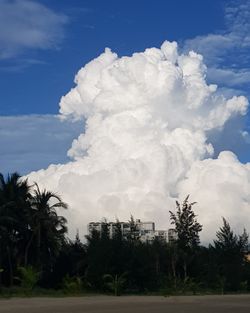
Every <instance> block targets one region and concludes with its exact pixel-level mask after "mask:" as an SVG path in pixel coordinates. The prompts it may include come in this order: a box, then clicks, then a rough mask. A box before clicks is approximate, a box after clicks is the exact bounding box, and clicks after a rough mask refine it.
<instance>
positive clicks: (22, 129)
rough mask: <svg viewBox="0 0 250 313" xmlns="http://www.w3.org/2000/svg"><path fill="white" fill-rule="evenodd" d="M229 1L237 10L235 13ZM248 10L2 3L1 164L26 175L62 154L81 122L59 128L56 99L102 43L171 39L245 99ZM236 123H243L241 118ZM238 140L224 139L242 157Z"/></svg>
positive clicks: (127, 49) (122, 45)
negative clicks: (196, 54) (196, 55)
mask: <svg viewBox="0 0 250 313" xmlns="http://www.w3.org/2000/svg"><path fill="white" fill-rule="evenodd" d="M230 6H231V7H232V8H234V9H237V10H239V12H241V13H237V19H236V18H235V16H234V17H232V16H231V17H230V12H229V11H230ZM243 6H245V8H244V7H243ZM232 8H231V10H232ZM246 8H247V9H246ZM231 14H232V13H231ZM240 14H241V15H242V16H241V15H240ZM249 14H250V13H249V2H248V1H232V2H230V1H220V0H203V1H197V0H189V1H186V0H174V1H172V0H168V1H165V0H154V1H151V0H136V1H134V0H133V1H131V0H128V1H113V0H107V1H100V0H99V1H98V0H91V1H84V0H80V1H79V0H78V1H77V0H71V1H68V0H60V1H54V0H47V1H46V0H44V1H31V0H0V93H1V102H0V146H1V155H0V167H1V171H2V172H4V173H7V172H13V171H18V172H20V173H21V174H26V173H28V172H29V171H31V170H36V169H39V168H41V167H44V168H45V167H47V165H48V164H50V163H58V162H65V161H66V160H67V156H66V151H67V150H68V149H69V147H70V143H71V142H72V140H73V138H76V137H77V136H78V135H79V133H80V130H81V129H82V128H83V127H84V125H83V124H82V123H79V122H78V123H70V122H68V123H67V125H66V124H64V125H62V122H61V121H60V120H59V119H58V118H57V117H56V116H55V115H57V114H58V110H59V102H60V98H61V97H62V96H63V95H65V94H66V93H67V92H68V90H70V89H71V88H72V87H74V82H73V80H74V76H75V74H76V73H77V71H78V70H79V68H81V67H82V66H83V65H84V64H86V63H87V62H89V61H90V60H91V59H93V58H95V57H97V56H98V55H99V54H100V53H101V52H103V51H104V49H105V47H109V48H111V49H112V50H113V51H115V52H116V53H117V54H118V55H119V56H122V55H128V56H129V55H131V54H132V53H134V52H136V51H138V52H139V51H144V50H145V49H146V48H147V47H159V46H160V45H161V44H162V42H163V41H164V40H169V41H173V40H175V41H177V42H178V43H179V45H180V46H181V47H182V48H183V51H185V49H186V50H187V49H194V50H196V51H198V52H200V53H202V54H203V56H204V58H205V62H206V64H207V65H208V66H209V68H210V71H208V80H210V81H212V82H213V83H216V84H219V85H220V86H222V87H224V88H225V91H226V92H228V93H229V94H230V93H231V92H232V93H233V94H245V95H247V96H248V95H249V94H250V91H249V77H250V71H249V67H250V61H249V55H250V54H249V49H250V48H249V46H250V42H249V41H250V40H249V38H247V34H248V33H249V30H250V26H249V20H250V19H248V16H249ZM243 36H244V39H243ZM232 90H233V91H232ZM23 120H25V121H26V122H25V123H23V122H22V121H23ZM45 120H46V121H45ZM241 123H242V122H241ZM244 123H245V126H244V127H245V128H246V129H247V128H248V124H249V117H247V118H246V121H245V122H244ZM31 125H32V126H31ZM45 125H46V126H45ZM49 125H51V126H49ZM30 127H32V132H30V131H29V129H30ZM17 129H18V130H17ZM51 129H53V135H50V133H51ZM37 137H39V140H37ZM58 138H59V140H58ZM247 140H248V138H247ZM233 141H234V143H232V142H233ZM31 143H32V144H31ZM242 145H243V144H242V143H241V142H239V140H238V139H237V140H234V139H232V141H231V142H230V144H229V148H231V149H236V150H237V152H238V154H239V157H240V159H241V160H242V161H243V162H246V161H248V160H249V159H250V154H249V153H248V151H246V149H245V147H243V146H242ZM225 146H226V148H227V147H228V143H225ZM231 146H233V148H232V147H231ZM235 146H236V148H235Z"/></svg>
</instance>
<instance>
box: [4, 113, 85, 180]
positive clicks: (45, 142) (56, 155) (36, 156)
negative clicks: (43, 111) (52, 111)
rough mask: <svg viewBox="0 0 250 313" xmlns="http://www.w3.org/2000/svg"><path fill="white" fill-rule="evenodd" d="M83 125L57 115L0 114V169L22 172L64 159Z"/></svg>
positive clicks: (6, 171) (5, 171) (44, 166)
mask: <svg viewBox="0 0 250 313" xmlns="http://www.w3.org/2000/svg"><path fill="white" fill-rule="evenodd" d="M83 127H84V123H79V122H70V121H62V120H61V119H60V118H59V117H58V116H57V115H19V116H0V146H1V154H0V171H1V172H4V173H8V172H13V171H15V170H18V171H20V174H25V173H28V172H29V171H31V170H36V169H38V168H46V167H47V166H48V165H49V164H50V163H51V162H54V163H60V162H62V163H64V162H66V161H67V160H68V159H67V156H66V152H67V150H68V149H69V148H70V146H71V142H72V140H73V139H74V138H77V136H78V135H79V133H80V132H81V131H82V128H83Z"/></svg>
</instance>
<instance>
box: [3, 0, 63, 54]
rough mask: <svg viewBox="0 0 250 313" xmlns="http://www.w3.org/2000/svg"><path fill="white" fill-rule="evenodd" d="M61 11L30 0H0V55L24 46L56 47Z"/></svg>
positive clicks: (61, 27)
mask: <svg viewBox="0 0 250 313" xmlns="http://www.w3.org/2000/svg"><path fill="white" fill-rule="evenodd" d="M67 22H68V17H67V16H66V15H65V14H61V13H57V12H54V11H52V10H51V9H49V8H48V7H46V6H44V5H43V4H41V3H38V2H35V1H31V0H14V1H10V0H0V59H9V58H14V57H16V56H18V55H20V54H21V53H22V52H25V51H26V50H28V49H42V50H44V49H58V48H59V47H60V44H61V42H62V40H63V38H64V26H65V24H66V23H67Z"/></svg>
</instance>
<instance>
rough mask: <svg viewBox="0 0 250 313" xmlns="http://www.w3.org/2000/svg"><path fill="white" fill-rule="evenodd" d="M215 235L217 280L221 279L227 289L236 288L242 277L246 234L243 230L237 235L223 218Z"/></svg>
mask: <svg viewBox="0 0 250 313" xmlns="http://www.w3.org/2000/svg"><path fill="white" fill-rule="evenodd" d="M216 237H217V239H216V240H214V249H215V255H216V261H217V266H218V267H217V269H218V273H217V274H218V277H219V281H221V280H223V281H224V285H225V288H226V289H228V290H238V289H239V287H240V283H241V281H242V280H243V279H244V270H245V266H246V262H245V255H246V252H247V250H248V234H247V233H246V230H244V231H243V233H242V234H241V235H239V236H237V235H236V234H234V232H233V230H232V229H231V227H230V225H229V223H228V222H227V221H226V219H225V218H223V226H222V227H221V228H220V229H219V231H217V233H216Z"/></svg>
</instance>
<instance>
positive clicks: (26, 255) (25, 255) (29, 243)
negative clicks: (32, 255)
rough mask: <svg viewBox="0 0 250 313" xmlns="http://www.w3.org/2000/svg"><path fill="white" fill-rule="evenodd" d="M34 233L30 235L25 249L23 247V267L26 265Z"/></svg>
mask: <svg viewBox="0 0 250 313" xmlns="http://www.w3.org/2000/svg"><path fill="white" fill-rule="evenodd" d="M34 234H35V233H34V232H33V233H32V236H31V237H30V240H29V241H28V243H27V245H26V247H25V252H24V267H26V266H27V265H28V256H29V249H30V246H31V244H32V241H33V239H34Z"/></svg>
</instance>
